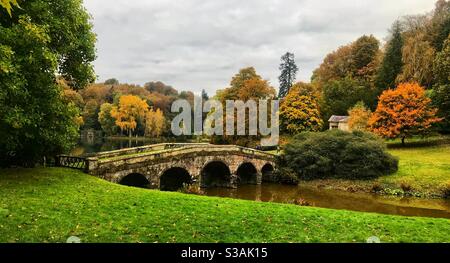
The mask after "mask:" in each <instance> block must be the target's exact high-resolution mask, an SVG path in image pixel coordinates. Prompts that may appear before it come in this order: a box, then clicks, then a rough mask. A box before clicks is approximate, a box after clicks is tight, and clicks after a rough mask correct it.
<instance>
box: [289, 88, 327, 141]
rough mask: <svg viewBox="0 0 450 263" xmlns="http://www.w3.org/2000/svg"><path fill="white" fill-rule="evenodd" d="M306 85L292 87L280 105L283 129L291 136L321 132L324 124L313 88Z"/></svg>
mask: <svg viewBox="0 0 450 263" xmlns="http://www.w3.org/2000/svg"><path fill="white" fill-rule="evenodd" d="M306 86H311V85H310V84H306V83H298V84H296V85H294V86H292V88H291V90H290V91H289V93H288V94H287V96H286V97H285V98H284V99H283V100H282V102H281V105H280V119H281V129H282V130H283V131H284V132H287V133H289V134H297V133H300V132H304V131H320V130H321V129H322V126H323V122H322V119H321V115H320V110H319V103H318V101H317V97H315V95H314V92H313V88H304V87H306Z"/></svg>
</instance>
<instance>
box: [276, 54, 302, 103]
mask: <svg viewBox="0 0 450 263" xmlns="http://www.w3.org/2000/svg"><path fill="white" fill-rule="evenodd" d="M279 69H280V71H281V75H280V76H279V77H278V80H279V81H280V91H279V94H278V97H279V98H280V99H281V98H284V97H285V96H286V95H287V94H288V93H289V90H290V89H291V87H292V84H293V83H294V81H295V77H296V75H297V72H298V67H297V65H296V64H295V57H294V54H292V53H289V52H287V53H286V54H284V55H283V56H282V57H281V64H280V67H279Z"/></svg>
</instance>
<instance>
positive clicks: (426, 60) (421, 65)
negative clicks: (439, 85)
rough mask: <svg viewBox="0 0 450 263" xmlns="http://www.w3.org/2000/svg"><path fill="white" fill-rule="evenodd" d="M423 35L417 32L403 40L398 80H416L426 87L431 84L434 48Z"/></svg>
mask: <svg viewBox="0 0 450 263" xmlns="http://www.w3.org/2000/svg"><path fill="white" fill-rule="evenodd" d="M424 37H425V35H424V33H418V34H416V35H414V36H411V37H409V38H407V39H406V40H405V44H404V46H403V50H402V62H403V69H402V72H401V74H400V75H399V76H398V82H418V83H419V84H421V85H423V86H425V87H427V88H430V87H431V86H432V84H433V61H434V56H435V50H434V49H433V47H432V46H431V44H430V42H428V41H426V40H425V39H424Z"/></svg>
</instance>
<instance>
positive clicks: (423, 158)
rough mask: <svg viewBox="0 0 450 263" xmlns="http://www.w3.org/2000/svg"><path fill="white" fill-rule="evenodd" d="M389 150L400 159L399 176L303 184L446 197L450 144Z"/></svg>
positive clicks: (448, 183)
mask: <svg viewBox="0 0 450 263" xmlns="http://www.w3.org/2000/svg"><path fill="white" fill-rule="evenodd" d="M391 145H394V146H395V147H390V149H389V152H390V153H391V154H393V155H394V156H397V157H398V158H399V159H400V163H399V170H398V172H397V173H395V174H392V175H387V176H382V177H380V178H378V179H375V180H365V181H363V180H340V179H330V180H314V181H302V182H301V183H302V184H305V185H310V186H316V187H323V188H328V189H337V190H345V191H350V192H353V191H356V192H372V191H375V190H376V191H378V192H379V193H381V194H393V195H413V196H419V197H444V196H445V195H446V191H450V144H446V143H443V144H439V143H436V144H433V145H432V146H425V145H423V144H421V142H416V143H415V144H409V145H406V147H397V146H398V145H397V144H396V143H392V144H391Z"/></svg>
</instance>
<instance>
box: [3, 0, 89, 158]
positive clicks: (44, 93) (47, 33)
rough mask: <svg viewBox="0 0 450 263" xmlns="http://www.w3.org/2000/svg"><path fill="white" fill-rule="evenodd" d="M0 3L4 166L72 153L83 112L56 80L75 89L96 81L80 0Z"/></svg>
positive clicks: (84, 12) (86, 14) (86, 16)
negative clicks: (71, 101)
mask: <svg viewBox="0 0 450 263" xmlns="http://www.w3.org/2000/svg"><path fill="white" fill-rule="evenodd" d="M15 2H16V1H4V0H2V1H1V3H2V7H0V83H1V84H0V105H1V106H0V138H1V140H0V166H10V165H23V166H33V165H34V164H36V163H37V162H39V161H42V159H43V158H44V157H47V159H48V158H50V157H54V156H56V155H58V154H61V153H64V152H67V151H68V150H69V149H70V148H71V147H72V146H73V145H74V144H75V142H76V140H77V138H78V136H79V133H78V130H79V122H78V116H79V111H78V109H77V108H76V107H75V106H74V104H72V103H68V101H67V99H66V97H65V96H64V92H63V88H62V87H61V86H60V85H58V82H57V78H58V76H62V77H63V78H64V79H65V80H67V84H68V85H69V86H70V87H71V88H73V89H74V90H78V89H82V88H84V87H85V86H86V85H87V84H88V83H91V82H92V81H93V80H94V79H95V74H94V71H93V66H92V61H93V60H94V59H95V34H94V33H93V32H92V24H91V22H90V16H89V14H88V13H87V12H86V9H85V8H84V7H83V5H82V2H81V1H78V0H65V1H60V0H47V1H17V2H19V3H20V8H14V9H13V12H12V13H11V16H10V15H8V14H7V10H6V9H4V8H3V7H5V6H6V8H8V9H9V6H7V3H15Z"/></svg>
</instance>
